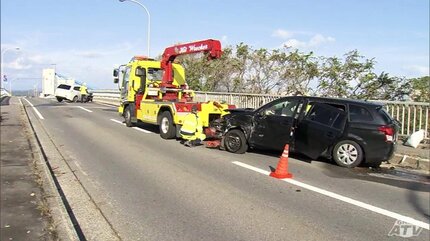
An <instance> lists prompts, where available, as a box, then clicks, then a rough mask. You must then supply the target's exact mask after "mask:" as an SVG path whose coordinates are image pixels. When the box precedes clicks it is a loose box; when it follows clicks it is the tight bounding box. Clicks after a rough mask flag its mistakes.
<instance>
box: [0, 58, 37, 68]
mask: <svg viewBox="0 0 430 241" xmlns="http://www.w3.org/2000/svg"><path fill="white" fill-rule="evenodd" d="M4 65H5V67H6V68H9V69H12V70H25V69H29V68H31V67H32V65H31V64H29V63H28V62H27V61H26V59H25V58H24V57H19V58H16V59H15V60H14V61H12V62H9V63H5V64H4Z"/></svg>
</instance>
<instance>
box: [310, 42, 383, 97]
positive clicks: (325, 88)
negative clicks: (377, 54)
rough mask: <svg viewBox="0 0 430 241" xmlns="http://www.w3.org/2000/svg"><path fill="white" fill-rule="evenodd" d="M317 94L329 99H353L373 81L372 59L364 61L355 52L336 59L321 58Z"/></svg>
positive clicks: (362, 57)
mask: <svg viewBox="0 0 430 241" xmlns="http://www.w3.org/2000/svg"><path fill="white" fill-rule="evenodd" d="M321 58H322V61H321V66H320V82H319V85H318V89H317V92H316V93H317V94H319V95H322V96H330V97H342V98H347V97H355V96H357V92H358V91H359V90H361V89H362V88H363V87H364V86H366V85H368V84H369V82H370V81H372V80H373V79H374V76H375V75H374V73H373V68H374V65H375V61H374V59H365V58H364V56H362V55H360V54H359V52H358V51H357V50H353V51H350V52H348V53H346V54H345V55H344V60H342V59H339V58H338V57H329V58H325V57H321Z"/></svg>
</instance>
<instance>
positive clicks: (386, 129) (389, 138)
mask: <svg viewBox="0 0 430 241" xmlns="http://www.w3.org/2000/svg"><path fill="white" fill-rule="evenodd" d="M378 131H379V132H382V133H383V134H385V142H393V141H394V128H393V127H391V126H380V127H378Z"/></svg>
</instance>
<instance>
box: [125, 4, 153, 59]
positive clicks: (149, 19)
mask: <svg viewBox="0 0 430 241" xmlns="http://www.w3.org/2000/svg"><path fill="white" fill-rule="evenodd" d="M119 1H120V2H125V1H129V2H133V3H136V4H137V5H139V6H141V7H142V8H143V9H145V11H146V13H147V14H148V57H150V56H151V55H150V51H149V43H150V35H151V15H150V14H149V11H148V9H147V8H146V7H145V5H143V4H142V3H140V2H138V1H136V0H119Z"/></svg>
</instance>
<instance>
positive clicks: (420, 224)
mask: <svg viewBox="0 0 430 241" xmlns="http://www.w3.org/2000/svg"><path fill="white" fill-rule="evenodd" d="M232 163H233V164H235V165H238V166H241V167H244V168H247V169H249V170H252V171H255V172H258V173H261V174H263V175H269V174H270V172H269V171H266V170H263V169H260V168H257V167H254V166H250V165H248V164H245V163H242V162H238V161H234V162H232ZM281 180H282V181H284V182H288V183H290V184H293V185H296V186H299V187H302V188H304V189H308V190H310V191H313V192H317V193H319V194H322V195H325V196H328V197H331V198H334V199H337V200H340V201H343V202H346V203H349V204H352V205H354V206H357V207H361V208H364V209H367V210H369V211H372V212H375V213H379V214H382V215H384V216H387V217H390V218H394V219H397V220H401V221H404V222H406V223H409V224H413V225H416V226H418V227H421V228H424V229H427V230H430V224H428V223H425V222H422V221H419V220H416V219H413V218H411V217H407V216H403V215H401V214H398V213H395V212H391V211H388V210H386V209H383V208H378V207H375V206H373V205H370V204H367V203H364V202H361V201H357V200H355V199H352V198H349V197H345V196H342V195H339V194H336V193H333V192H330V191H327V190H324V189H321V188H318V187H314V186H311V185H309V184H306V183H303V182H299V181H296V180H293V179H281Z"/></svg>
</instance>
